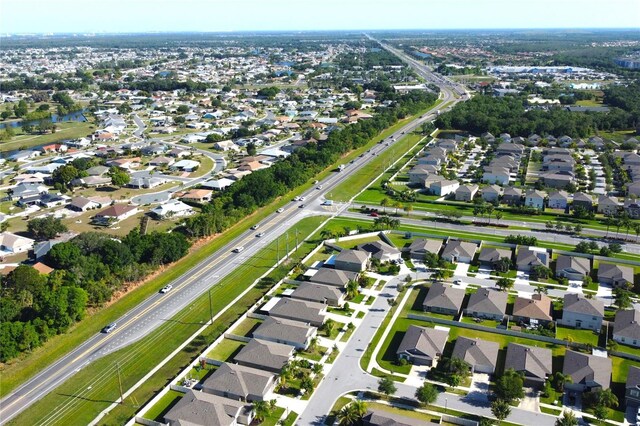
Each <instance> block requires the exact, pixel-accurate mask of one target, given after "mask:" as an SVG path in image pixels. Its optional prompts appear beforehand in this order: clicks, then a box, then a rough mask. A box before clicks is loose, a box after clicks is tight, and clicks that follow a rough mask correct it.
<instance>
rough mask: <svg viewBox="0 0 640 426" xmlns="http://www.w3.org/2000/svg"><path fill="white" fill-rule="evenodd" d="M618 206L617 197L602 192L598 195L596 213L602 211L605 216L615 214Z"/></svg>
mask: <svg viewBox="0 0 640 426" xmlns="http://www.w3.org/2000/svg"><path fill="white" fill-rule="evenodd" d="M619 208H620V202H619V201H618V198H617V197H613V196H608V195H603V194H601V195H599V196H598V210H597V211H598V213H602V214H604V215H607V216H615V215H616V214H618V209H619Z"/></svg>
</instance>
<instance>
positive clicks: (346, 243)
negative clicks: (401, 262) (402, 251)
mask: <svg viewBox="0 0 640 426" xmlns="http://www.w3.org/2000/svg"><path fill="white" fill-rule="evenodd" d="M378 241H382V240H381V239H380V237H378V236H377V235H376V236H373V237H363V238H357V239H354V240H338V241H336V242H335V243H333V244H334V245H336V246H338V247H341V248H343V249H352V248H355V247H356V246H359V245H360V244H366V243H375V242H378Z"/></svg>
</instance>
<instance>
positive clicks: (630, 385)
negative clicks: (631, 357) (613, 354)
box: [624, 365, 640, 408]
mask: <svg viewBox="0 0 640 426" xmlns="http://www.w3.org/2000/svg"><path fill="white" fill-rule="evenodd" d="M624 399H625V404H626V406H627V407H634V408H635V407H638V406H640V367H636V366H635V365H631V366H629V372H628V373H627V381H626V383H625V392H624Z"/></svg>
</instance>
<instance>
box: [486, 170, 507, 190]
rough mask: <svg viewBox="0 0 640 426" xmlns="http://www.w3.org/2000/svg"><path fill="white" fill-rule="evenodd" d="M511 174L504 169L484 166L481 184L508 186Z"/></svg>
mask: <svg viewBox="0 0 640 426" xmlns="http://www.w3.org/2000/svg"><path fill="white" fill-rule="evenodd" d="M510 177H511V173H510V172H509V169H508V168H506V167H500V166H486V167H485V168H484V172H483V174H482V182H484V183H488V184H498V185H502V186H506V185H509V178H510Z"/></svg>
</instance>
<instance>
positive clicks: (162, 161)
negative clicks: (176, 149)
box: [149, 155, 176, 167]
mask: <svg viewBox="0 0 640 426" xmlns="http://www.w3.org/2000/svg"><path fill="white" fill-rule="evenodd" d="M175 162H176V160H174V159H173V158H171V157H165V156H164V155H162V156H160V157H156V158H152V159H151V160H149V165H150V166H156V167H169V166H171V165H172V164H174V163H175Z"/></svg>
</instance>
